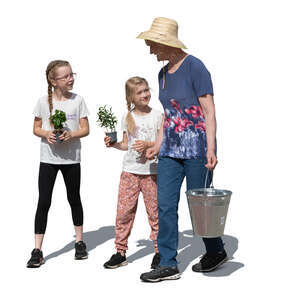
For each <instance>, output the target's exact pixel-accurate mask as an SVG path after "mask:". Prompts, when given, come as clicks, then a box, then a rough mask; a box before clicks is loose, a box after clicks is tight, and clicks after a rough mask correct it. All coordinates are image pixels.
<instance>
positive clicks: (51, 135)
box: [45, 131, 56, 144]
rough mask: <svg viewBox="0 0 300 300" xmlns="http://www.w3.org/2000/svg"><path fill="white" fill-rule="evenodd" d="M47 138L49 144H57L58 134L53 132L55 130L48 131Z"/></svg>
mask: <svg viewBox="0 0 300 300" xmlns="http://www.w3.org/2000/svg"><path fill="white" fill-rule="evenodd" d="M45 138H46V139H47V141H48V143H49V144H55V143H56V135H55V134H54V133H53V131H47V132H46V135H45Z"/></svg>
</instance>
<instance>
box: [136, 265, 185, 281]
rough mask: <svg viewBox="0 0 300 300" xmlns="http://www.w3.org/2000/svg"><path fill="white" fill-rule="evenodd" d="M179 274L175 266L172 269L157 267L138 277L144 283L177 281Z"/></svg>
mask: <svg viewBox="0 0 300 300" xmlns="http://www.w3.org/2000/svg"><path fill="white" fill-rule="evenodd" d="M179 278H180V273H179V270H178V268H177V266H174V267H161V266H158V267H157V268H156V269H154V270H152V271H150V272H147V273H143V274H142V275H141V277H140V279H141V280H143V281H146V282H159V281H162V280H174V279H179Z"/></svg>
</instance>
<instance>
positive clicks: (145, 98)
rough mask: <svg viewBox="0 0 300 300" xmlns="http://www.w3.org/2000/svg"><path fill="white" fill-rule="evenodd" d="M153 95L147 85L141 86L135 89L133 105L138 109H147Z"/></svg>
mask: <svg viewBox="0 0 300 300" xmlns="http://www.w3.org/2000/svg"><path fill="white" fill-rule="evenodd" d="M150 98H151V94H150V89H149V87H148V85H147V84H145V83H142V84H139V85H138V86H137V87H136V88H135V93H134V99H133V103H134V105H135V106H136V107H141V108H143V107H146V106H147V105H148V104H149V102H150Z"/></svg>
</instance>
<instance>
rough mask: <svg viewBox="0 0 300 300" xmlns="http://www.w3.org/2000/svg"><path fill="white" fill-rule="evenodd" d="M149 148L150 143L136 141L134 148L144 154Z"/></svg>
mask: <svg viewBox="0 0 300 300" xmlns="http://www.w3.org/2000/svg"><path fill="white" fill-rule="evenodd" d="M148 147H149V143H148V142H146V141H140V140H138V141H136V142H135V143H134V145H132V148H133V149H134V150H135V151H137V152H144V151H145V150H146V149H147V148H148Z"/></svg>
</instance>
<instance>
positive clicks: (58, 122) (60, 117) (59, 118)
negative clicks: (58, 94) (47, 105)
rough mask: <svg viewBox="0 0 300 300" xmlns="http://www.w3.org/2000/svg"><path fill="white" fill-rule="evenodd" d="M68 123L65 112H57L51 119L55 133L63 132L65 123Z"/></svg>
mask: <svg viewBox="0 0 300 300" xmlns="http://www.w3.org/2000/svg"><path fill="white" fill-rule="evenodd" d="M66 121H67V118H66V114H65V112H63V111H61V110H57V109H56V110H55V114H54V115H53V116H51V117H50V122H51V123H52V124H53V126H54V129H55V131H62V129H63V127H64V126H63V123H64V122H66Z"/></svg>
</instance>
